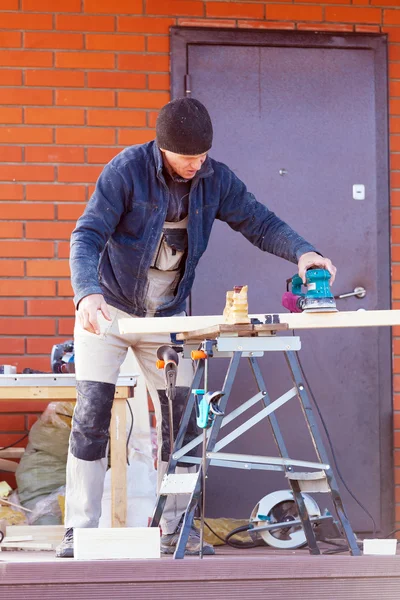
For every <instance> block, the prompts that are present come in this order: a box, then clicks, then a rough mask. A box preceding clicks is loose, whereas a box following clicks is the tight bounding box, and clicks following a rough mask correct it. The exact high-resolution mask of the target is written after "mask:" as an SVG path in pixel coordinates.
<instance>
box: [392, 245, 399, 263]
mask: <svg viewBox="0 0 400 600" xmlns="http://www.w3.org/2000/svg"><path fill="white" fill-rule="evenodd" d="M391 250H392V260H393V261H396V262H400V246H392V249H391Z"/></svg>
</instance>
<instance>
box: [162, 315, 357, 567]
mask: <svg viewBox="0 0 400 600" xmlns="http://www.w3.org/2000/svg"><path fill="white" fill-rule="evenodd" d="M287 327H288V326H287V325H286V324H280V323H276V324H274V323H272V324H270V325H253V324H249V325H217V326H214V327H210V328H207V329H203V330H197V331H192V332H189V333H181V334H178V335H177V336H176V339H177V340H179V341H183V342H184V356H190V352H191V350H192V349H198V348H199V347H200V348H201V349H203V351H205V352H206V353H207V356H208V357H207V359H205V358H203V359H200V360H199V362H198V366H197V369H196V372H195V375H194V379H193V384H192V392H191V393H190V395H189V397H188V400H187V403H186V407H185V410H184V413H183V415H182V419H181V422H180V427H179V432H178V434H177V437H176V440H175V444H174V448H173V451H172V454H171V457H170V460H169V463H168V468H167V472H166V475H165V476H164V479H163V482H162V485H161V488H160V492H159V495H158V498H157V503H156V507H155V510H154V514H153V519H152V522H151V526H152V527H157V526H158V525H159V522H160V519H161V516H162V513H163V510H164V506H165V503H166V500H167V496H168V495H169V494H190V500H189V503H188V506H187V509H186V512H185V515H184V519H183V523H182V527H181V531H180V536H179V540H178V543H177V547H176V551H175V554H174V558H175V559H180V558H183V557H184V553H185V547H186V543H187V540H188V537H189V532H190V528H191V526H192V523H193V519H194V514H195V509H196V506H197V505H198V503H199V500H200V497H201V491H202V481H203V477H205V473H204V474H203V473H202V470H203V469H202V464H201V463H202V460H201V459H200V458H197V457H193V456H187V453H188V452H189V451H190V450H192V449H193V448H195V447H196V446H199V445H200V444H201V443H202V442H203V435H199V436H198V437H197V438H195V439H194V440H193V441H192V442H190V443H189V444H186V445H185V446H182V444H183V440H184V437H185V433H186V429H187V426H188V422H189V418H190V416H191V413H192V411H193V410H194V409H195V402H196V400H195V395H194V393H193V390H196V389H198V388H199V387H200V384H201V382H202V380H203V378H204V380H205V385H204V387H205V388H206V389H207V381H208V369H207V365H208V360H209V359H210V358H211V357H227V356H228V357H229V356H230V357H231V360H230V363H229V367H228V370H227V372H226V376H225V381H224V385H223V389H222V391H223V392H224V395H223V396H222V398H221V399H220V401H219V404H218V406H219V409H220V410H221V411H222V412H223V413H224V416H222V417H218V416H216V417H215V418H214V419H213V421H212V424H211V426H210V428H209V429H208V430H207V445H206V469H205V472H207V470H208V467H209V466H210V464H211V465H216V466H223V467H230V468H239V469H244V468H251V469H261V470H274V471H283V472H284V473H285V476H286V477H287V479H288V482H289V485H290V488H291V490H292V493H293V498H294V500H295V502H296V505H297V509H298V513H299V518H300V521H301V524H302V527H303V530H304V534H305V536H306V540H307V544H308V547H309V551H310V553H311V554H320V550H319V548H318V545H317V542H316V538H315V535H314V531H313V527H312V524H311V521H310V519H309V515H308V512H307V508H306V505H305V502H304V498H303V496H302V492H327V493H330V494H331V498H332V501H333V504H334V507H335V510H336V513H337V516H338V518H339V521H340V523H341V525H342V528H343V533H344V535H345V538H346V540H347V543H348V546H349V550H350V553H351V554H352V555H360V554H361V551H360V549H359V547H358V544H357V541H356V537H355V535H354V532H353V530H352V528H351V525H350V523H349V520H348V518H347V515H346V512H345V509H344V506H343V502H342V499H341V496H340V493H339V488H338V484H337V481H336V478H335V475H334V473H333V471H332V469H331V467H330V465H329V462H328V456H327V453H326V451H325V448H324V445H323V442H322V438H321V435H320V433H319V431H318V427H317V424H316V420H315V417H314V413H313V409H312V405H311V402H310V398H309V396H308V393H307V391H306V388H305V385H304V382H303V377H302V372H301V369H300V365H299V362H298V358H297V355H296V352H297V350H300V347H301V342H300V338H299V337H297V336H290V337H289V336H283V335H276V334H277V332H279V330H283V329H287ZM264 352H283V353H284V355H285V358H286V362H287V366H288V369H289V372H290V375H291V379H292V381H293V387H292V388H291V389H290V390H288V391H287V392H286V393H285V394H283V395H282V396H280V397H279V398H278V399H276V400H274V401H273V402H272V401H271V399H270V397H269V395H268V392H267V388H266V385H265V382H264V378H263V376H262V373H261V370H260V367H259V364H258V361H257V358H258V357H260V356H263V354H264ZM242 358H247V359H248V362H249V365H250V367H251V370H252V372H253V375H254V378H255V380H256V384H257V387H258V390H259V391H258V393H257V394H256V395H255V396H253V397H252V398H250V399H249V400H247V401H246V402H244V403H243V404H242V405H241V406H240V407H238V408H237V409H235V410H233V411H232V412H230V413H229V414H226V407H227V404H228V401H229V396H230V393H231V390H232V387H233V383H234V380H235V376H236V373H237V369H238V366H239V362H240V360H241V359H242ZM295 397H297V398H298V399H299V402H300V406H301V409H302V412H303V415H304V418H305V420H306V423H307V425H308V429H309V432H310V435H311V439H312V442H313V445H314V448H315V452H316V455H317V458H318V462H309V461H303V460H294V459H291V458H290V457H289V455H288V452H287V449H286V445H285V442H284V440H283V437H282V434H281V431H280V428H279V425H278V420H277V417H276V415H275V411H276V410H277V409H278V408H279V407H280V406H283V405H284V404H286V403H287V402H288V401H289V400H291V399H292V398H295ZM257 403H261V410H260V411H259V412H258V413H257V414H256V415H254V416H253V417H251V418H249V419H248V420H247V421H245V422H244V423H242V424H241V425H239V426H238V427H237V428H236V429H234V430H233V431H232V432H231V433H229V434H228V435H226V436H225V437H222V438H220V439H218V436H219V433H220V430H221V429H223V428H224V427H225V426H226V425H227V424H228V423H231V422H232V421H234V420H235V419H236V418H237V417H238V416H239V415H242V414H243V413H244V412H245V411H246V410H248V409H249V408H250V407H252V406H254V405H255V404H257ZM265 418H267V419H268V421H269V423H270V425H271V428H272V432H273V436H274V439H275V442H276V445H277V448H278V451H279V455H280V457H269V456H251V455H244V454H230V453H225V452H221V450H222V449H223V448H224V447H225V446H226V445H227V444H229V443H230V442H231V441H233V440H235V439H236V438H237V437H239V436H240V435H242V434H243V433H245V432H246V431H248V430H249V429H251V427H253V426H254V425H255V424H256V423H259V422H260V421H261V420H263V419H265ZM178 463H179V465H181V466H182V465H184V464H185V463H190V464H193V463H197V464H199V469H198V471H197V472H196V473H189V474H175V469H176V467H177V465H178ZM299 467H300V468H302V469H307V471H304V470H303V471H298V470H295V469H298V468H299Z"/></svg>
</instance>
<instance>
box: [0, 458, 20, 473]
mask: <svg viewBox="0 0 400 600" xmlns="http://www.w3.org/2000/svg"><path fill="white" fill-rule="evenodd" d="M17 468H18V463H16V462H13V461H12V460H6V459H5V458H0V471H7V472H8V473H15V471H16V470H17Z"/></svg>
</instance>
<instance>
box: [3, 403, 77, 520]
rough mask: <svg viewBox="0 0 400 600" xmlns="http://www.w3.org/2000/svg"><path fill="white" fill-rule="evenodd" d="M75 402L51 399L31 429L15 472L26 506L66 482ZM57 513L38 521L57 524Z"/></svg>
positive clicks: (22, 500)
mask: <svg viewBox="0 0 400 600" xmlns="http://www.w3.org/2000/svg"><path fill="white" fill-rule="evenodd" d="M73 410H74V404H73V403H72V402H52V403H51V404H49V405H48V407H47V408H46V410H45V411H44V413H43V414H42V415H41V417H40V418H39V419H38V421H37V422H36V423H35V424H34V425H33V426H32V428H31V430H30V432H29V443H28V446H27V448H26V451H25V453H24V455H23V456H22V458H21V461H20V463H19V465H18V468H17V471H16V473H15V476H16V480H17V486H18V494H19V497H20V500H21V503H22V504H23V506H25V507H26V508H30V509H32V510H33V509H34V507H35V505H36V503H37V502H39V501H44V500H45V499H46V497H47V496H49V494H52V493H53V492H55V491H56V490H57V489H59V488H60V487H62V486H64V485H65V477H66V473H65V465H66V462H67V454H68V443H69V436H70V433H71V419H72V414H73ZM59 519H60V517H56V515H55V513H54V514H53V515H52V516H50V514H49V513H48V518H46V519H45V521H43V522H41V523H37V524H42V525H44V524H49V525H52V524H57V523H60V520H59Z"/></svg>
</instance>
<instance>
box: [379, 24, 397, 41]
mask: <svg viewBox="0 0 400 600" xmlns="http://www.w3.org/2000/svg"><path fill="white" fill-rule="evenodd" d="M381 33H387V34H388V38H389V42H390V43H394V42H400V30H399V29H398V28H397V27H381Z"/></svg>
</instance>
